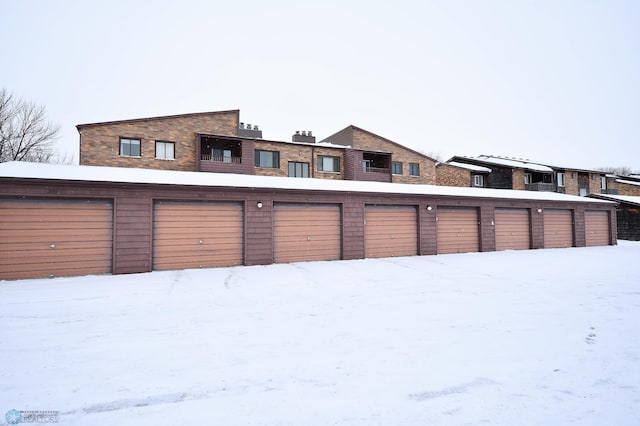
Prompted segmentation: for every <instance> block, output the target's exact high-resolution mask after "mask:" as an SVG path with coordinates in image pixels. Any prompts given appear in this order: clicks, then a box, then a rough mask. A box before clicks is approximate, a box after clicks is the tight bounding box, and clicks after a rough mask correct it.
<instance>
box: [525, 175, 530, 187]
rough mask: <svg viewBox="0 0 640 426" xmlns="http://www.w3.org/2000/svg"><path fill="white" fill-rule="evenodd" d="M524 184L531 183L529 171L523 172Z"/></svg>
mask: <svg viewBox="0 0 640 426" xmlns="http://www.w3.org/2000/svg"><path fill="white" fill-rule="evenodd" d="M524 184H525V185H531V173H525V174H524Z"/></svg>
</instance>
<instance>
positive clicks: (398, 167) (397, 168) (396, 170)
mask: <svg viewBox="0 0 640 426" xmlns="http://www.w3.org/2000/svg"><path fill="white" fill-rule="evenodd" d="M391 173H392V174H394V175H401V174H402V163H401V162H399V161H394V162H392V163H391Z"/></svg>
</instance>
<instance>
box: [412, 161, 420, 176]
mask: <svg viewBox="0 0 640 426" xmlns="http://www.w3.org/2000/svg"><path fill="white" fill-rule="evenodd" d="M409 176H420V164H417V163H409Z"/></svg>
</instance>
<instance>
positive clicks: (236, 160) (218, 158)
mask: <svg viewBox="0 0 640 426" xmlns="http://www.w3.org/2000/svg"><path fill="white" fill-rule="evenodd" d="M200 160H201V161H212V162H214V163H231V164H240V163H242V157H229V156H224V155H211V154H201V155H200Z"/></svg>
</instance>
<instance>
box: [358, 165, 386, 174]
mask: <svg viewBox="0 0 640 426" xmlns="http://www.w3.org/2000/svg"><path fill="white" fill-rule="evenodd" d="M364 171H365V173H386V174H389V169H386V168H383V167H364Z"/></svg>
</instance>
